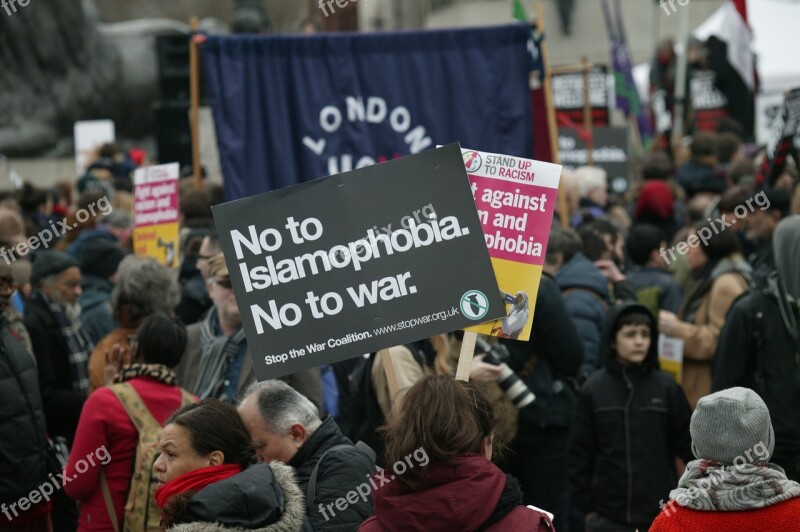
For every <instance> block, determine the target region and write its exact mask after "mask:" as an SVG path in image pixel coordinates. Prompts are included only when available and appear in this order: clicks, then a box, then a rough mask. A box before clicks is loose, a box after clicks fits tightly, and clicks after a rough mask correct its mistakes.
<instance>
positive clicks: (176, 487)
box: [155, 464, 242, 510]
mask: <svg viewBox="0 0 800 532" xmlns="http://www.w3.org/2000/svg"><path fill="white" fill-rule="evenodd" d="M241 472H242V466H240V465H239V464H224V465H217V466H210V467H202V468H200V469H195V470H194V471H189V472H188V473H184V474H183V475H181V476H179V477H177V478H174V479H172V480H170V481H169V482H167V483H166V484H162V485H161V486H159V487H158V489H157V490H156V494H155V498H156V504H157V505H158V508H159V509H161V510H163V509H164V507H165V506H166V505H167V504H169V501H170V499H172V498H173V497H175V496H177V495H180V494H182V493H188V492H190V491H191V492H194V493H196V492H198V491H200V490H202V489H203V488H205V487H206V486H208V485H210V484H213V483H215V482H219V481H220V480H225V479H226V478H230V477H232V476H234V475H237V474H239V473H241Z"/></svg>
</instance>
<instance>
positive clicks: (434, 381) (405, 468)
mask: <svg viewBox="0 0 800 532" xmlns="http://www.w3.org/2000/svg"><path fill="white" fill-rule="evenodd" d="M494 427H495V415H494V411H493V410H492V406H491V404H490V402H489V401H488V400H487V398H486V397H485V396H484V395H483V393H481V391H480V390H478V389H477V388H475V386H474V385H473V384H471V383H464V382H459V381H455V380H453V378H452V377H448V376H438V377H433V376H430V377H425V378H423V379H422V380H420V381H418V382H417V383H416V384H415V385H414V386H412V387H411V389H410V390H409V391H408V393H407V394H406V395H405V396H404V397H403V398H402V402H401V403H400V405H399V408H398V409H397V410H396V411H395V413H394V415H393V416H392V417H391V419H390V420H389V423H388V425H387V427H386V464H387V467H386V469H385V470H382V471H379V472H378V474H377V475H375V476H374V477H373V478H372V479H370V483H371V485H372V489H373V490H374V491H373V492H372V501H373V504H374V506H375V515H374V516H373V517H370V518H369V519H367V520H366V521H365V522H364V523H363V524H362V525H361V527H360V528H359V531H361V532H394V531H398V532H399V531H415V530H420V531H422V530H424V531H438V530H441V531H450V530H460V531H470V530H485V531H488V532H499V531H506V530H514V531H515V532H527V531H532V532H538V531H544V530H553V527H552V523H551V522H550V519H549V518H548V517H547V516H546V515H545V514H544V513H542V512H538V511H535V510H532V509H530V508H528V507H526V506H523V505H522V491H521V489H520V485H519V482H517V480H516V479H515V478H513V477H510V476H507V475H506V474H505V473H503V472H502V471H501V470H500V469H499V468H498V467H497V466H495V465H494V464H493V463H492V462H491V457H492V439H493V436H494ZM389 466H391V469H390V467H389ZM359 493H361V491H359Z"/></svg>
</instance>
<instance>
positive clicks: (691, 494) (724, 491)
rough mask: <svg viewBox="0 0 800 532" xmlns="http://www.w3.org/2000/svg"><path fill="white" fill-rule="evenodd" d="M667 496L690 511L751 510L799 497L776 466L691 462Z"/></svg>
mask: <svg viewBox="0 0 800 532" xmlns="http://www.w3.org/2000/svg"><path fill="white" fill-rule="evenodd" d="M669 497H670V499H673V500H674V501H675V502H676V503H677V504H678V505H680V506H684V507H686V508H691V509H693V510H706V511H709V510H716V511H735V510H753V509H757V508H764V507H767V506H772V505H774V504H778V503H779V502H783V501H786V500H788V499H791V498H794V497H800V484H798V483H797V482H795V481H793V480H789V479H788V478H786V473H785V472H784V471H783V468H781V467H780V466H778V465H776V464H767V463H764V462H756V463H747V464H743V465H729V464H721V463H719V462H713V461H711V460H694V461H692V462H689V463H688V464H687V465H686V472H685V473H684V474H683V476H682V477H681V480H680V481H679V482H678V487H677V488H676V489H674V490H672V491H671V492H670V494H669Z"/></svg>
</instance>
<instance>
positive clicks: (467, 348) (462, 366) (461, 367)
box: [456, 331, 478, 382]
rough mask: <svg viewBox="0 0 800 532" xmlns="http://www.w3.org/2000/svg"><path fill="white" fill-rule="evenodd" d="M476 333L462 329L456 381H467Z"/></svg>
mask: <svg viewBox="0 0 800 532" xmlns="http://www.w3.org/2000/svg"><path fill="white" fill-rule="evenodd" d="M477 339H478V333H474V332H470V331H464V338H463V339H462V340H461V352H460V353H459V355H458V369H456V380H457V381H464V382H467V381H469V372H470V370H471V369H472V357H474V356H475V341H476V340H477Z"/></svg>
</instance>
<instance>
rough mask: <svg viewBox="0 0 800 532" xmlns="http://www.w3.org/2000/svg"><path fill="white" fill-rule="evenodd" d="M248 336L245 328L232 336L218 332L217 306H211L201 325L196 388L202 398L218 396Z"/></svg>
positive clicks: (241, 328)
mask: <svg viewBox="0 0 800 532" xmlns="http://www.w3.org/2000/svg"><path fill="white" fill-rule="evenodd" d="M246 341H247V338H246V337H245V335H244V328H243V327H241V326H240V327H239V329H238V330H237V331H236V332H235V333H233V334H232V335H230V336H225V335H224V334H221V333H220V332H218V320H217V307H211V309H210V310H209V311H208V314H207V315H206V317H205V319H204V320H203V323H202V325H201V327H200V345H201V346H202V347H201V349H202V350H203V352H202V353H201V355H200V367H199V369H198V372H197V383H196V384H195V387H194V390H192V391H193V392H194V393H195V395H197V396H198V397H199V398H200V399H205V398H207V397H216V395H217V391H218V390H219V388H220V386H221V384H222V382H223V381H224V380H225V372H226V371H227V369H228V365H229V364H230V361H231V360H233V358H234V357H235V356H236V355H237V354H238V353H239V347H240V346H241V345H242V343H243V342H246Z"/></svg>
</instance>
